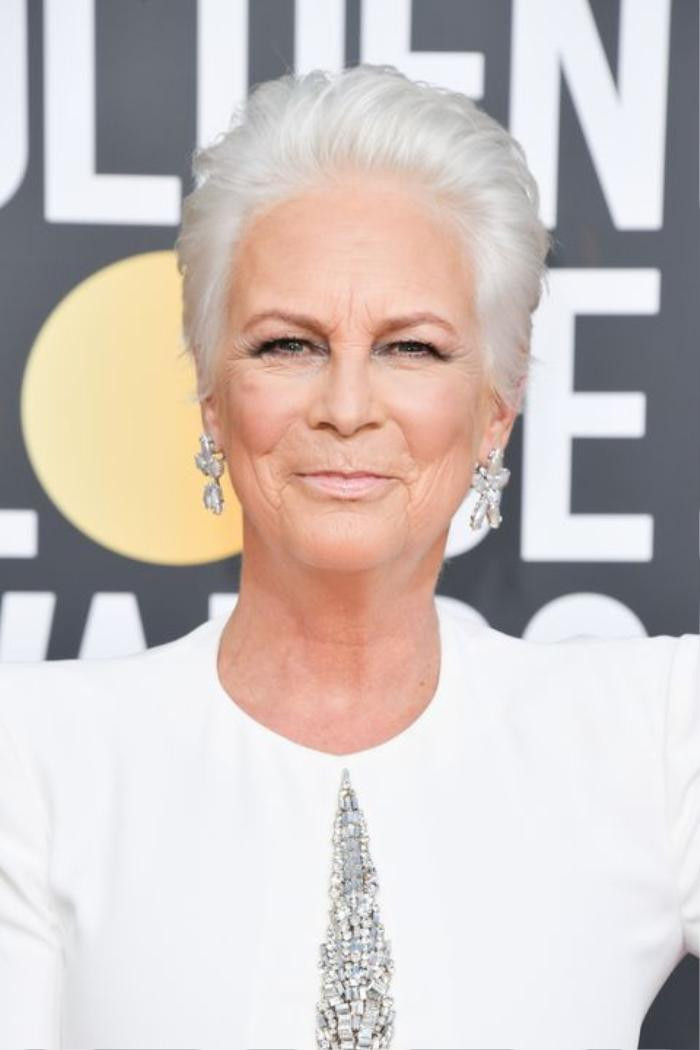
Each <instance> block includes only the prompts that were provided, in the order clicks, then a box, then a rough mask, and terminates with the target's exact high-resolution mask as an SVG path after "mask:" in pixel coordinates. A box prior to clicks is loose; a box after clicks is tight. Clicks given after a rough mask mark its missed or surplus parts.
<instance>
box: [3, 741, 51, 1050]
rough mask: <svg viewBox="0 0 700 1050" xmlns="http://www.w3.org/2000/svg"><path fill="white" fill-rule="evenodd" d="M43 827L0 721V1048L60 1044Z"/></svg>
mask: <svg viewBox="0 0 700 1050" xmlns="http://www.w3.org/2000/svg"><path fill="white" fill-rule="evenodd" d="M48 842H49V836H48V825H47V817H46V811H45V807H44V805H43V802H42V799H41V796H40V794H39V789H38V785H37V783H36V781H35V780H34V778H33V776H32V773H31V771H30V768H29V766H28V765H27V763H26V761H25V760H24V758H23V756H22V754H21V753H20V751H19V750H18V747H17V745H16V742H15V740H14V739H13V737H12V736H11V735H10V731H9V729H8V728H7V727H6V725H5V724H3V723H2V722H0V1050H18V1048H19V1047H41V1048H42V1050H56V1048H58V1047H59V1046H60V1017H59V1008H60V1007H59V974H60V961H61V955H60V941H59V937H58V927H57V923H56V919H55V915H54V913H53V911H52V907H51V901H50V898H49V889H48Z"/></svg>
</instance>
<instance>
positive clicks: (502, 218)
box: [0, 66, 700, 1050]
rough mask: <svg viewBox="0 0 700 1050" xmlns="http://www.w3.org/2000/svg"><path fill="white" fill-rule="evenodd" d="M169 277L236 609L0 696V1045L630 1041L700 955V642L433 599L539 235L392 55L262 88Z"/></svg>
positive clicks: (533, 274)
mask: <svg viewBox="0 0 700 1050" xmlns="http://www.w3.org/2000/svg"><path fill="white" fill-rule="evenodd" d="M195 172H196V175H197V177H198V179H197V187H196V189H195V190H194V192H193V193H192V194H191V195H190V197H189V198H188V199H187V201H186V206H185V211H184V219H183V225H182V231H181V235H180V237H179V241H178V251H179V259H180V264H181V268H182V272H183V274H184V330H185V337H186V345H187V348H188V350H189V351H190V352H191V353H192V354H193V356H194V360H195V364H196V369H197V381H198V391H197V394H198V398H199V401H200V404H201V417H202V425H203V433H202V439H201V449H200V452H199V453H198V454H197V456H196V463H197V466H198V467H199V468H200V469H201V470H202V471H203V472H204V473H205V475H206V477H207V481H206V486H205V494H204V502H205V505H206V507H208V508H210V509H211V510H212V511H213V512H215V513H221V512H222V511H224V510H225V508H224V506H223V500H222V497H221V489H220V485H219V477H220V475H221V472H222V471H223V469H228V471H229V474H230V477H231V481H232V483H233V485H234V487H235V490H236V493H237V495H238V497H239V499H240V502H241V505H242V508H243V514H244V522H245V557H244V559H243V565H242V576H241V584H240V593H239V596H238V599H237V603H236V605H235V608H234V610H233V612H232V613H231V615H230V616H227V617H223V616H221V617H217V618H215V619H214V620H212V621H209V622H206V623H203V624H201V625H200V626H198V627H197V628H196V629H195V630H193V631H191V632H190V633H189V634H187V635H185V636H184V637H182V638H179V639H177V640H175V641H172V642H169V643H167V644H164V645H160V646H156V647H154V648H152V649H149V650H147V651H146V652H144V653H141V654H139V655H137V656H132V657H127V658H115V659H111V660H96V661H77V660H61V661H56V662H50V663H46V664H42V665H28V664H25V665H21V664H19V663H17V664H14V665H9V664H6V665H5V666H4V667H3V668H2V672H1V674H2V677H1V679H0V681H1V684H2V688H1V689H0V693H1V697H0V725H1V726H2V727H3V728H2V735H1V736H0V741H1V743H0V747H1V748H2V754H1V755H0V759H1V762H0V770H2V773H1V774H0V873H1V875H2V878H1V879H0V996H2V1003H1V1008H0V1044H1V1045H2V1046H3V1047H9V1046H12V1047H17V1046H23V1047H27V1046H41V1047H59V1046H60V1047H71V1048H76V1047H78V1048H83V1047H92V1048H99V1047H122V1048H124V1047H140V1048H144V1047H169V1048H172V1047H198V1048H214V1047H217V1048H218V1047H224V1046H226V1047H231V1048H236V1050H239V1048H241V1050H242V1048H268V1050H269V1048H282V1047H295V1048H302V1050H308V1048H310V1047H311V1046H313V1045H315V1046H317V1047H325V1048H331V1047H343V1048H349V1047H386V1046H391V1047H392V1048H393V1050H399V1048H400V1050H406V1048H408V1047H411V1048H425V1047H432V1048H435V1047H441V1048H465V1047H505V1046H509V1047H537V1048H538V1050H541V1048H543V1047H552V1048H554V1047H556V1048H558V1050H561V1048H562V1047H573V1046H576V1047H588V1048H593V1047H613V1046H614V1047H626V1048H627V1047H634V1046H636V1045H637V1040H638V1035H639V1029H640V1025H641V1022H642V1020H643V1018H644V1016H645V1013H646V1011H647V1009H648V1007H649V1005H650V1003H651V1002H652V1000H653V999H654V997H655V995H656V993H657V991H658V990H659V988H660V987H661V985H662V984H663V982H664V981H665V979H666V977H667V976H668V974H669V973H670V972H671V971H672V969H673V968H674V966H675V965H676V964H677V962H678V961H679V960H680V958H681V957H682V956H683V954H684V953H685V952H686V951H688V950H689V951H693V952H696V953H697V952H698V938H699V936H700V874H699V872H700V845H699V841H698V840H699V838H700V836H699V835H698V820H699V818H700V794H699V790H698V783H699V776H700V696H699V693H700V646H699V639H698V636H697V635H692V634H685V635H683V636H681V637H680V638H678V637H671V636H667V635H663V636H657V637H653V638H645V639H624V640H623V639H616V640H595V639H590V638H586V639H577V640H576V641H575V642H569V643H556V644H549V645H542V644H539V645H538V644H535V643H533V642H527V641H524V640H522V639H519V638H513V637H510V636H508V635H506V634H503V633H501V632H499V631H497V630H494V629H491V628H489V627H487V626H485V625H484V624H483V623H482V622H481V621H477V620H476V619H473V618H471V617H470V616H468V615H462V614H460V613H459V612H458V609H459V603H454V602H450V601H449V600H448V599H445V598H436V596H435V586H436V581H437V578H438V574H439V572H440V566H441V564H442V561H443V554H444V549H445V542H446V537H447V532H448V527H449V524H450V520H451V518H452V516H453V515H454V513H455V511H456V510H457V508H458V507H459V506H460V504H461V503H462V501H463V500H464V498H465V495H466V494H467V492H468V490H469V488H470V486H473V487H474V488H475V489H477V490H478V497H479V502H478V503H477V506H476V510H475V514H474V516H473V519H472V524H473V526H475V527H479V526H480V524H481V521H482V520H486V521H487V522H488V524H489V525H490V526H491V527H497V526H498V524H499V521H500V508H499V504H500V499H501V495H502V493H503V486H504V485H505V483H506V482H507V480H508V469H507V468H506V467H504V466H502V458H503V451H504V449H505V448H506V446H507V443H508V439H509V436H510V433H511V428H512V426H513V423H514V420H515V419H516V417H517V414H518V412H519V411H520V410H521V407H522V398H523V391H524V383H525V378H526V375H527V371H528V348H529V336H530V317H531V312H532V310H533V309H534V307H535V306H536V304H537V301H538V297H539V293H540V286H541V282H542V277H543V266H544V259H545V255H546V252H547V246H548V244H547V234H546V231H545V229H544V227H543V226H542V224H541V222H540V220H539V219H538V216H537V191H536V187H535V184H534V182H533V180H532V177H531V175H530V173H529V172H528V170H527V167H526V164H525V160H524V156H523V153H522V151H521V149H520V148H519V146H518V145H517V144H516V143H515V142H514V141H513V139H512V138H511V137H510V136H509V135H508V133H507V132H506V131H505V130H504V129H503V128H501V127H500V126H499V125H498V124H496V123H495V122H494V121H493V120H492V119H490V118H489V117H488V116H486V115H485V114H484V113H482V112H481V111H480V110H479V109H478V108H477V107H476V106H475V105H474V104H473V103H472V102H470V101H469V100H468V99H467V98H465V97H463V96H461V95H459V94H456V93H454V92H450V91H446V90H443V89H439V88H436V87H432V86H430V85H428V84H425V83H415V82H412V81H410V80H409V79H408V78H406V77H405V76H403V75H402V74H401V73H399V72H398V71H397V70H396V69H394V68H393V67H376V66H360V67H356V68H354V69H349V70H346V71H344V72H343V73H341V74H339V75H329V74H325V73H322V72H320V71H315V72H313V73H310V74H309V75H307V76H303V77H294V76H291V75H290V76H285V77H282V78H280V79H279V80H276V81H272V82H268V83H266V84H263V85H261V86H259V87H258V88H256V89H255V91H254V92H253V93H252V95H251V97H250V99H249V101H248V104H247V107H246V108H245V109H244V110H243V111H242V112H241V113H239V114H237V120H236V121H234V122H233V124H232V126H231V128H229V130H228V131H227V132H226V133H225V134H223V135H222V136H221V137H220V138H219V139H218V140H217V141H216V142H215V143H214V144H213V145H211V146H210V147H209V148H208V149H204V150H202V151H200V152H199V153H198V154H197V156H196V161H195Z"/></svg>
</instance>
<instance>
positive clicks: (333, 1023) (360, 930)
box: [316, 769, 395, 1050]
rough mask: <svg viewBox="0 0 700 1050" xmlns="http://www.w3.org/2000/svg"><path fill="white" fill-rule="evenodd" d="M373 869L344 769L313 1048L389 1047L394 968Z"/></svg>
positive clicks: (363, 825)
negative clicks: (391, 987)
mask: <svg viewBox="0 0 700 1050" xmlns="http://www.w3.org/2000/svg"><path fill="white" fill-rule="evenodd" d="M377 889H378V887H377V872H376V869H375V867H374V865H373V863H372V858H371V856H370V852H369V845H368V837H367V826H366V823H365V818H364V814H363V812H362V810H361V809H359V808H358V805H357V796H356V795H355V791H354V789H353V788H352V786H351V784H350V774H349V772H348V770H347V769H343V773H342V780H341V784H340V794H339V797H338V808H337V810H336V816H335V822H334V826H333V867H332V875H331V889H330V897H331V908H330V923H329V926H328V932H327V933H326V940H325V942H324V943H323V944H322V945H321V958H320V961H319V966H320V968H321V970H322V979H321V988H322V991H321V1001H320V1002H319V1003H318V1004H317V1006H316V1046H317V1047H318V1048H319V1050H345V1048H346V1047H347V1048H348V1050H349V1048H351V1047H368V1048H369V1047H371V1048H376V1050H383V1048H385V1047H390V1046H391V1041H392V1036H393V1032H394V1015H395V1011H394V1009H393V998H392V996H391V995H390V989H389V986H390V983H391V975H392V970H393V968H394V963H393V960H392V958H391V955H390V948H391V943H390V942H389V941H387V940H385V937H384V927H383V925H382V922H381V917H380V914H379V909H378V907H377V901H376V896H377Z"/></svg>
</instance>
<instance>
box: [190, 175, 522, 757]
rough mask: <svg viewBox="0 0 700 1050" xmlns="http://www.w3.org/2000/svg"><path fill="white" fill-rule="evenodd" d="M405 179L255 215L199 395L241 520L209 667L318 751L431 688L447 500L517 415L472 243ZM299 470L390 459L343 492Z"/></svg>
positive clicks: (253, 708)
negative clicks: (487, 363)
mask: <svg viewBox="0 0 700 1050" xmlns="http://www.w3.org/2000/svg"><path fill="white" fill-rule="evenodd" d="M422 193H423V191H422V190H421V189H420V188H418V187H414V186H412V185H410V184H408V183H405V182H402V181H401V180H399V179H397V178H396V177H394V176H391V175H381V176H380V175H373V176H372V177H368V176H365V175H363V176H362V177H358V176H352V175H348V176H347V177H346V178H344V179H343V180H341V181H339V182H338V183H336V184H333V185H329V186H327V187H325V186H324V187H321V188H315V189H313V190H307V191H305V192H304V193H302V194H299V195H298V196H295V197H294V198H291V199H288V200H285V201H283V202H279V203H276V204H274V205H272V206H270V207H269V208H268V209H267V210H266V211H264V212H262V213H261V214H259V215H258V216H257V217H255V218H253V220H252V221H251V222H250V223H249V225H248V226H247V228H246V231H245V233H244V235H243V238H242V240H241V241H240V242H239V245H238V247H237V250H236V254H235V259H234V265H233V267H232V278H231V286H230V294H229V301H228V324H227V328H226V333H225V337H224V339H223V340H222V343H221V346H220V347H219V349H218V354H217V358H216V379H215V385H214V391H213V393H212V395H211V396H210V397H209V398H206V399H205V400H203V401H202V403H201V412H202V423H203V426H204V428H205V429H206V430H207V431H208V432H209V433H210V434H211V435H212V437H213V438H214V440H215V441H216V446H217V448H219V449H222V450H223V451H224V453H225V457H226V465H227V469H228V472H229V475H230V478H231V481H232V484H233V486H234V488H235V490H236V493H237V496H238V498H239V500H240V503H241V506H242V510H243V525H244V545H243V546H244V554H243V561H242V571H241V581H240V588H239V598H238V602H237V604H236V607H235V608H234V610H233V612H232V614H231V616H230V618H229V620H228V622H227V624H226V626H225V628H224V632H223V634H222V638H221V643H220V647H219V652H218V661H217V669H218V674H219V678H220V680H221V683H222V685H223V687H224V688H225V689H226V691H227V692H228V693H229V695H230V696H231V698H232V700H233V702H235V703H237V704H238V705H239V706H240V707H241V708H242V709H243V710H244V711H246V713H248V714H249V715H251V717H253V718H255V719H256V720H257V721H259V722H261V723H262V724H263V725H265V726H267V727H268V728H269V729H271V730H273V731H275V732H277V733H280V734H281V735H283V736H285V737H287V738H289V739H290V740H293V741H295V742H296V743H299V744H302V745H304V746H306V747H310V748H313V749H315V750H319V751H325V752H329V753H334V754H349V753H352V752H357V751H361V750H365V749H366V748H370V747H373V746H376V745H378V744H380V743H383V742H384V741H386V740H388V739H390V738H392V737H394V736H396V735H397V734H399V733H401V732H402V731H403V730H404V729H406V728H407V727H408V726H409V725H410V724H411V723H412V722H413V721H414V720H415V719H416V718H418V717H419V716H420V714H421V712H422V711H423V710H424V709H425V707H426V706H427V705H428V704H429V703H430V700H431V698H432V696H433V694H434V692H435V688H436V686H437V681H438V673H439V663H440V647H439V628H438V620H437V614H436V611H435V606H434V600H433V595H434V590H435V584H436V580H437V576H438V573H439V570H440V567H441V565H442V561H443V554H444V549H445V543H446V540H447V532H448V529H449V524H450V519H451V517H452V515H453V514H454V513H455V511H456V510H457V508H458V507H459V506H460V504H461V502H462V501H463V499H464V497H465V496H466V494H467V491H468V489H469V485H470V482H471V478H472V475H473V470H474V464H475V462H476V461H477V460H480V461H483V462H485V461H486V457H487V455H488V452H489V450H490V449H491V448H492V447H493V446H495V445H498V446H500V447H505V446H506V444H507V441H508V438H509V436H510V432H511V429H512V426H513V423H514V420H515V412H514V411H513V410H512V409H510V408H506V407H505V406H504V405H503V404H502V402H501V401H500V400H499V399H498V398H496V397H495V396H494V395H493V394H492V391H491V387H490V384H489V382H488V379H487V376H486V375H485V372H484V368H483V364H482V360H481V353H480V332H479V328H478V324H477V320H476V317H475V313H474V294H473V278H472V273H471V267H470V264H469V261H468V260H467V259H465V257H464V253H463V251H462V250H461V247H460V245H459V243H458V241H457V239H456V234H455V232H454V231H453V229H452V228H451V227H450V225H449V221H448V220H447V219H446V218H443V217H442V216H440V215H438V213H437V212H436V211H435V209H434V208H431V207H430V206H428V203H427V198H423V197H422ZM260 315H265V316H260ZM281 315H285V316H281ZM426 315H430V316H426ZM316 471H344V472H369V473H374V474H379V475H383V476H384V477H385V478H386V479H387V480H385V481H384V482H383V483H381V484H380V486H379V487H378V488H375V489H374V490H373V491H371V492H367V493H364V494H363V493H360V494H356V495H355V496H354V497H353V498H340V497H339V495H338V494H337V492H333V491H330V492H329V491H323V490H320V489H318V488H316V487H314V486H313V485H312V484H311V483H309V482H308V481H307V480H305V479H304V478H303V477H301V476H300V475H303V474H308V473H311V472H316Z"/></svg>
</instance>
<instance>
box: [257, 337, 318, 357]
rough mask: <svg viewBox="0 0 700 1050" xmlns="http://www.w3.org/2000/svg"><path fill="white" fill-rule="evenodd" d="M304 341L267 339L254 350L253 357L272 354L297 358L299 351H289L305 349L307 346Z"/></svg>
mask: <svg viewBox="0 0 700 1050" xmlns="http://www.w3.org/2000/svg"><path fill="white" fill-rule="evenodd" d="M309 345H310V344H309V343H307V341H306V340H305V339H267V340H266V341H265V342H264V343H260V345H259V346H258V347H257V348H256V349H255V351H254V356H255V357H260V356H261V355H262V354H273V353H278V352H279V353H281V354H283V355H284V354H286V355H288V356H289V357H298V356H299V350H293V349H290V348H291V347H301V348H303V347H305V346H309ZM278 348H279V349H278Z"/></svg>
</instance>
